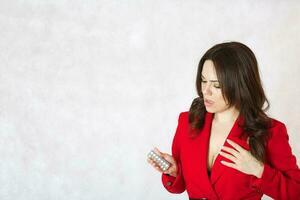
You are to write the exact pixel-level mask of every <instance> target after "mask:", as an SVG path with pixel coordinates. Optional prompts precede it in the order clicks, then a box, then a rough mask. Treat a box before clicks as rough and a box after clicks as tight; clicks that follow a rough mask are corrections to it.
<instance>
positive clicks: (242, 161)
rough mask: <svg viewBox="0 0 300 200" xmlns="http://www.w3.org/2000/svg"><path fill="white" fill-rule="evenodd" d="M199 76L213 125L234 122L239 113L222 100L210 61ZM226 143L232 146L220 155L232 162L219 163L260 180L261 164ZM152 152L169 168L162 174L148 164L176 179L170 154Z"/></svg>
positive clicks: (233, 143) (223, 147)
mask: <svg viewBox="0 0 300 200" xmlns="http://www.w3.org/2000/svg"><path fill="white" fill-rule="evenodd" d="M201 74H202V88H201V89H202V93H203V96H204V99H209V100H211V101H213V102H214V104H213V105H211V106H206V110H207V112H210V113H214V119H213V123H215V124H228V123H232V122H234V121H235V120H236V118H237V117H238V115H239V111H238V110H237V109H236V108H235V107H229V106H228V104H227V101H226V99H224V98H223V96H222V92H221V89H220V84H219V82H218V78H217V75H216V72H215V67H214V64H213V62H212V61H211V60H206V61H205V62H204V65H203V69H202V73H201ZM227 142H228V143H229V144H230V145H231V146H232V148H231V147H225V146H222V148H221V150H222V151H220V155H222V156H223V157H226V158H228V159H229V160H230V161H232V162H225V161H221V163H222V164H223V165H225V166H227V167H231V168H234V169H236V170H239V171H241V172H243V173H245V174H249V175H254V176H256V177H257V178H261V176H262V173H263V169H264V165H263V163H262V162H260V161H258V160H257V159H256V158H255V157H254V156H252V155H251V153H250V152H249V151H247V150H245V149H244V148H243V147H241V146H240V145H238V144H236V143H235V142H233V141H231V140H227ZM154 151H155V152H156V153H157V154H159V155H160V156H162V157H163V158H165V159H166V160H167V161H169V162H170V163H171V167H170V168H169V169H168V170H166V171H165V172H163V171H162V170H161V169H160V168H159V166H158V165H157V164H156V163H155V162H153V161H152V160H151V159H149V158H148V159H147V161H148V163H149V164H151V165H152V166H153V167H154V168H155V169H156V170H157V171H159V172H160V173H165V174H169V175H171V176H174V177H176V176H177V172H178V170H177V165H176V161H175V159H174V158H173V157H172V156H171V155H170V154H167V153H163V152H160V151H159V149H158V148H155V149H154Z"/></svg>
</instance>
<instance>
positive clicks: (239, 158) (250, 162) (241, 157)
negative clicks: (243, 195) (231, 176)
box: [220, 139, 264, 178]
mask: <svg viewBox="0 0 300 200" xmlns="http://www.w3.org/2000/svg"><path fill="white" fill-rule="evenodd" d="M227 142H228V143H229V144H230V145H231V146H233V148H230V147H226V146H223V147H222V150H224V151H226V152H222V151H221V152H220V155H222V156H224V157H225V158H228V159H229V160H230V161H232V162H233V163H230V162H226V161H223V160H222V161H221V163H222V164H223V165H226V166H227V167H231V168H234V169H236V170H239V171H241V172H243V173H245V174H250V175H254V176H256V177H257V178H261V176H262V173H263V170H264V164H263V163H262V162H260V161H258V160H257V159H256V158H255V157H254V156H253V155H252V154H251V153H250V151H247V150H246V149H244V148H242V147H241V146H240V145H238V144H236V143H235V142H233V141H231V140H229V139H228V140H227ZM227 152H228V153H227ZM229 153H230V154H229Z"/></svg>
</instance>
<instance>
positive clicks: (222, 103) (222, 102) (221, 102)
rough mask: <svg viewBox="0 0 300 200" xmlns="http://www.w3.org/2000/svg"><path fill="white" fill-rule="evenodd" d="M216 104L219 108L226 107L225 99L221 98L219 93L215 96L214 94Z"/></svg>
mask: <svg viewBox="0 0 300 200" xmlns="http://www.w3.org/2000/svg"><path fill="white" fill-rule="evenodd" d="M216 103H217V105H218V106H220V107H225V106H226V102H225V99H224V98H223V95H222V93H221V92H217V94H216Z"/></svg>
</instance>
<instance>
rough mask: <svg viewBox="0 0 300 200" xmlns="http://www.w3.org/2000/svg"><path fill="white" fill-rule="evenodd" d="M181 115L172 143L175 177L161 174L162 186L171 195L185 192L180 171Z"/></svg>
mask: <svg viewBox="0 0 300 200" xmlns="http://www.w3.org/2000/svg"><path fill="white" fill-rule="evenodd" d="M181 119H182V113H180V115H179V118H178V125H177V129H176V132H175V136H174V138H173V143H172V156H173V157H174V159H175V161H176V163H177V170H178V172H177V176H176V177H173V176H171V175H168V174H162V183H163V186H164V187H165V188H166V189H167V190H168V191H169V192H171V193H182V192H184V191H185V182H184V178H183V175H182V171H181V163H180V142H181V141H180V135H181V133H180V132H181V126H182V120H181Z"/></svg>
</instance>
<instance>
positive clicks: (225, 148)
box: [222, 146, 239, 158]
mask: <svg viewBox="0 0 300 200" xmlns="http://www.w3.org/2000/svg"><path fill="white" fill-rule="evenodd" d="M222 150H224V151H226V152H228V153H231V154H232V155H233V156H234V157H236V158H237V157H238V156H239V152H238V151H236V150H235V149H233V148H230V147H226V146H223V147H222Z"/></svg>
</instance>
